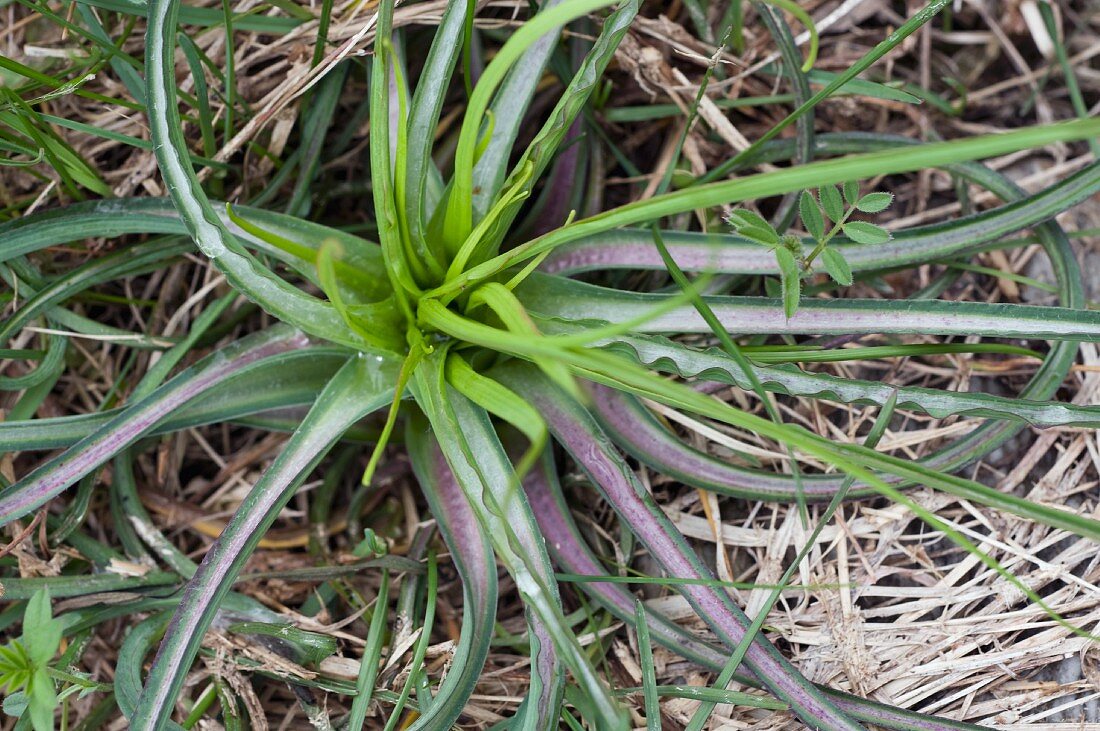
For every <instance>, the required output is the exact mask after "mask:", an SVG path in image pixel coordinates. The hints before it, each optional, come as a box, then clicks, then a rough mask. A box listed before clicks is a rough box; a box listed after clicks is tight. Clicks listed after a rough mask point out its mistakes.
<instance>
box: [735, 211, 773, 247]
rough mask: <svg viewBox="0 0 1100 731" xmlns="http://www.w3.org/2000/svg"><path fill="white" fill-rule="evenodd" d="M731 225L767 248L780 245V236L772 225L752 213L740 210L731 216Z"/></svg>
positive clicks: (738, 231)
mask: <svg viewBox="0 0 1100 731" xmlns="http://www.w3.org/2000/svg"><path fill="white" fill-rule="evenodd" d="M728 220H729V222H730V225H731V226H733V228H734V229H735V230H736V231H737V233H739V234H741V235H742V236H744V237H745V238H747V239H751V240H753V241H755V242H757V243H760V244H763V245H765V246H775V245H776V244H778V243H779V234H778V233H777V232H776V230H775V229H774V228H773V227H772V225H771V224H770V223H768V222H767V221H765V220H764V218H763V217H761V216H759V215H758V214H756V213H753V212H752V211H746V210H744V209H743V208H739V209H737V210H736V211H734V212H733V213H731V214H730V215H729V219H728Z"/></svg>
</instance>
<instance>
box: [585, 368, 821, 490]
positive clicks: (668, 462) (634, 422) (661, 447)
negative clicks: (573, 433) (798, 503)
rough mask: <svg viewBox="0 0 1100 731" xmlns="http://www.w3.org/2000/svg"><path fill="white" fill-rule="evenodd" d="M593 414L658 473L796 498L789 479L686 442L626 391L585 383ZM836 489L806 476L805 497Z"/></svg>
mask: <svg viewBox="0 0 1100 731" xmlns="http://www.w3.org/2000/svg"><path fill="white" fill-rule="evenodd" d="M590 389H591V393H592V403H591V405H590V408H591V409H592V413H593V415H595V416H596V418H597V419H599V421H600V424H601V425H602V426H603V428H604V429H605V430H607V432H608V434H609V435H610V436H611V438H612V439H613V440H614V441H615V443H616V444H618V445H619V446H620V447H622V448H623V449H625V450H626V451H627V452H629V453H630V454H631V455H632V456H633V457H635V458H637V459H639V460H641V461H642V462H643V463H645V464H647V465H649V466H650V467H652V468H653V469H655V470H658V471H660V472H661V473H662V474H665V475H669V476H671V477H674V478H676V479H677V480H679V481H681V482H683V483H685V484H687V485H691V486H693V487H698V488H701V489H703V490H709V491H711V492H715V493H718V494H721V495H731V496H733V497H739V498H744V499H746V500H775V501H782V502H795V500H796V497H797V494H796V490H795V488H794V484H793V483H792V482H791V481H790V479H767V478H768V477H769V476H768V475H766V474H764V473H760V472H755V471H750V470H747V469H743V468H740V467H737V466H735V465H732V464H730V463H728V462H723V461H722V460H720V459H717V458H716V457H712V456H711V455H709V454H706V453H705V452H701V451H699V450H698V449H695V448H694V447H692V446H690V445H688V444H686V443H685V442H684V441H682V440H681V439H680V438H679V437H677V436H676V435H675V434H672V433H671V432H669V431H668V429H666V428H665V427H664V426H662V425H661V423H660V422H659V421H657V419H656V418H655V417H654V416H653V414H652V413H650V411H649V409H647V408H646V407H645V406H644V405H643V404H642V402H641V401H640V400H639V399H638V398H637V397H636V396H631V395H630V394H625V393H622V392H621V391H616V390H615V389H613V388H609V387H607V386H600V385H592V386H590ZM835 492H836V487H835V486H834V485H833V484H832V483H831V482H828V483H822V482H821V481H805V482H804V483H803V493H804V495H805V497H806V500H807V501H808V502H823V501H826V500H828V499H829V498H831V497H832V496H833V494H834V493H835Z"/></svg>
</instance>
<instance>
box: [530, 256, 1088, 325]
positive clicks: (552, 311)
mask: <svg viewBox="0 0 1100 731" xmlns="http://www.w3.org/2000/svg"><path fill="white" fill-rule="evenodd" d="M777 251H778V250H777ZM845 255H846V256H847V254H845ZM516 295H517V296H518V297H519V299H520V301H521V302H522V303H523V305H524V306H525V307H527V308H528V309H529V310H530V312H531V314H533V315H539V316H542V317H544V318H551V319H562V320H571V321H574V322H576V321H584V320H589V321H591V320H597V321H603V322H609V323H624V322H636V321H638V320H644V322H643V323H642V324H641V325H639V326H638V327H637V328H636V329H635V330H634V332H636V333H676V334H685V333H709V332H711V328H710V325H708V324H707V322H706V321H705V320H704V319H703V317H702V316H701V315H700V314H699V313H698V312H697V311H696V310H695V307H694V306H692V305H682V306H678V307H674V308H671V309H665V310H664V311H662V312H661V313H660V314H653V311H654V309H655V308H657V307H658V306H660V305H663V304H666V303H667V302H668V299H669V297H671V296H675V295H665V294H641V293H637V292H628V291H624V290H618V289H611V288H609V287H599V286H596V285H593V284H586V283H583V282H577V281H573V280H570V279H564V278H561V277H553V276H548V275H546V274H540V273H534V274H532V275H531V276H529V277H528V278H527V279H526V280H525V281H524V282H523V284H521V285H520V286H519V287H517V288H516ZM706 302H707V304H708V305H710V308H711V309H712V310H713V311H714V314H715V315H717V317H718V320H719V322H721V323H722V326H723V327H725V328H726V330H727V331H728V332H729V333H731V334H741V335H755V334H768V335H783V334H788V335H799V334H802V335H852V334H866V333H901V334H906V335H917V334H927V335H982V336H987V337H999V338H1035V339H1043V340H1074V341H1091V340H1096V339H1100V312H1093V311H1089V310H1076V309H1071V308H1068V307H1039V306H1035V305H1016V304H1004V303H997V304H989V303H986V302H948V301H945V300H870V299H836V300H823V299H814V298H807V299H805V300H803V301H802V302H801V304H800V305H799V307H798V312H797V313H796V314H795V315H794V316H793V317H790V318H788V317H787V316H786V315H785V313H784V311H783V307H782V304H781V303H779V302H776V301H775V300H773V299H768V298H764V297H707V298H706ZM647 316H648V319H647Z"/></svg>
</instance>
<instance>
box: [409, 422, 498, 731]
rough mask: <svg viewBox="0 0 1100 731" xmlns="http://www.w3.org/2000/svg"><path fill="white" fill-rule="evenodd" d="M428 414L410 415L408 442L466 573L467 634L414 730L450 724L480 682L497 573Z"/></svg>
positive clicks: (489, 639) (454, 557)
mask: <svg viewBox="0 0 1100 731" xmlns="http://www.w3.org/2000/svg"><path fill="white" fill-rule="evenodd" d="M426 432H427V426H426V424H425V423H424V420H423V418H410V419H409V422H408V425H407V430H406V440H405V443H406V445H407V447H408V451H409V457H410V459H411V460H412V467H413V471H414V472H415V473H416V477H417V480H418V482H419V483H420V489H421V490H422V491H423V493H424V496H425V497H426V498H427V499H428V505H429V506H430V507H431V510H432V515H434V516H435V519H436V523H437V524H438V525H439V531H440V533H442V534H443V540H444V541H446V543H447V547H448V548H449V549H450V551H451V560H452V561H454V564H455V567H456V568H457V570H458V575H459V576H460V577H461V578H462V592H463V607H462V633H461V636H460V638H459V642H458V646H457V647H456V648H455V652H454V660H453V663H452V665H451V667H450V669H449V670H448V671H447V677H446V678H444V680H443V682H442V683H441V684H440V686H439V688H438V690H437V691H436V693H435V698H434V700H433V702H432V705H431V707H430V708H429V709H428V710H427V711H425V712H423V713H422V715H421V716H420V717H419V718H418V719H417V720H416V723H415V724H413V726H412V727H411V729H416V730H417V731H419V730H420V729H423V730H424V731H429V730H430V729H437V728H450V727H451V726H452V725H453V724H454V723H455V721H457V720H458V717H459V716H460V715H461V714H462V709H463V708H464V707H465V705H466V702H467V701H468V700H469V698H470V695H471V694H472V693H473V692H474V689H475V688H476V687H477V681H478V679H479V678H480V676H481V670H482V668H483V667H484V665H485V659H486V658H487V657H488V656H489V647H490V643H491V642H492V639H493V631H494V628H495V625H496V614H497V573H496V559H495V556H494V554H493V547H492V544H491V543H490V541H489V537H488V536H487V535H486V534H485V530H484V529H483V528H482V527H481V523H479V522H478V520H477V516H475V515H474V513H473V511H472V510H471V509H470V505H469V503H468V502H467V501H466V496H465V495H464V494H463V492H462V489H461V487H459V485H458V482H457V481H456V480H455V476H454V473H453V472H451V468H450V467H449V466H448V465H447V461H446V459H444V457H443V454H442V452H440V451H439V448H438V446H437V445H436V444H435V443H434V441H432V440H431V439H428V438H426V436H425V434H426Z"/></svg>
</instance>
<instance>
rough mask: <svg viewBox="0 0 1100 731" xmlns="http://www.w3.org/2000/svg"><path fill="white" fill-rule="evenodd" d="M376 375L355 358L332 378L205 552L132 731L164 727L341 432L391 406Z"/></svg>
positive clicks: (385, 388)
mask: <svg viewBox="0 0 1100 731" xmlns="http://www.w3.org/2000/svg"><path fill="white" fill-rule="evenodd" d="M374 368H375V367H374V364H373V363H372V362H370V360H369V359H365V358H352V359H351V360H350V361H349V362H348V364H347V365H346V366H345V367H344V368H343V369H341V370H340V372H339V373H337V374H336V376H335V377H334V378H333V380H332V382H331V383H330V384H329V386H328V387H326V388H325V390H324V392H323V393H322V394H321V396H320V398H319V399H318V400H317V403H316V404H315V405H314V407H313V408H312V409H311V410H310V412H309V415H308V416H307V417H306V419H305V421H304V422H303V423H302V426H301V427H300V428H299V429H298V431H296V432H295V433H294V434H293V436H291V438H290V440H289V441H288V442H287V444H286V446H285V447H284V449H283V451H282V452H281V453H280V454H279V456H278V457H276V459H275V461H274V462H273V463H272V465H271V467H269V468H268V470H267V471H266V472H264V474H263V476H262V477H261V478H260V480H259V481H258V482H257V483H256V485H255V486H254V487H253V488H252V490H251V491H250V492H249V493H248V496H247V497H246V498H245V499H244V501H243V502H242V503H241V505H240V507H239V508H238V509H237V511H236V513H234V515H233V518H232V519H231V520H230V522H229V524H228V525H227V526H226V528H225V530H224V531H223V533H222V535H221V537H220V538H219V539H218V540H217V541H216V542H215V543H214V545H213V546H212V547H211V548H210V550H209V551H208V552H207V554H206V556H205V557H204V558H203V561H202V564H201V565H200V566H199V569H198V571H197V572H196V573H195V576H194V577H193V578H192V579H191V580H190V581H189V582H188V584H187V588H186V590H185V591H184V594H183V597H182V598H181V599H180V604H179V607H178V608H177V609H176V611H175V614H174V616H173V618H172V622H171V624H170V625H169V627H168V630H167V632H166V633H165V636H164V640H163V641H162V642H161V645H160V649H159V651H158V652H157V656H156V659H155V660H154V661H153V664H152V666H151V667H150V669H149V674H148V676H147V678H146V680H145V687H144V690H143V691H142V694H141V697H140V698H139V699H138V701H137V707H136V708H135V710H134V715H133V717H132V718H131V726H132V727H133V728H138V729H143V731H144V730H149V731H156V730H158V729H163V728H165V727H166V726H167V724H168V721H169V718H170V716H171V713H172V709H173V707H174V706H175V702H176V695H177V694H178V693H179V691H180V689H181V688H182V687H183V681H184V679H185V677H186V675H187V673H188V671H189V670H190V667H191V663H192V661H193V660H194V658H195V655H196V654H197V653H198V650H199V646H200V644H201V643H202V638H203V635H204V634H205V632H206V629H207V628H208V627H209V626H210V622H211V621H212V620H213V618H214V613H215V612H216V611H217V609H218V605H219V604H220V602H221V600H222V598H223V597H224V596H225V595H226V593H227V592H228V591H229V589H230V588H231V586H232V582H233V580H234V579H235V578H236V577H237V574H238V573H239V572H240V570H241V568H242V567H243V566H244V563H245V561H247V560H248V557H249V556H250V555H251V554H252V551H253V550H255V548H256V544H257V543H259V541H260V539H261V538H262V537H263V534H264V532H265V531H266V530H267V528H268V527H269V526H270V525H271V524H272V522H274V520H275V518H276V517H277V516H278V514H279V511H280V510H282V508H283V506H284V505H286V503H287V501H288V500H290V498H291V497H292V496H293V495H294V491H295V490H296V489H297V487H298V485H299V484H301V481H302V480H303V479H305V477H306V475H308V474H309V472H310V471H311V470H312V469H313V467H314V466H316V464H317V463H318V462H319V461H320V460H321V458H322V457H323V456H324V455H325V453H326V452H327V451H328V449H329V448H330V447H331V446H332V444H333V443H335V442H336V440H337V439H339V438H340V436H341V435H342V434H343V433H344V431H346V430H347V429H348V428H349V427H350V426H351V425H352V424H354V423H355V422H356V421H358V420H359V419H360V418H362V417H363V416H364V415H365V414H369V413H371V412H372V411H375V410H377V409H378V408H380V407H381V406H383V405H384V404H385V403H387V402H388V401H389V399H390V398H392V392H391V390H390V389H391V386H390V384H389V383H388V382H382V381H381V380H380V379H379V378H378V375H377V373H376V372H375V369H374Z"/></svg>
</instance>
